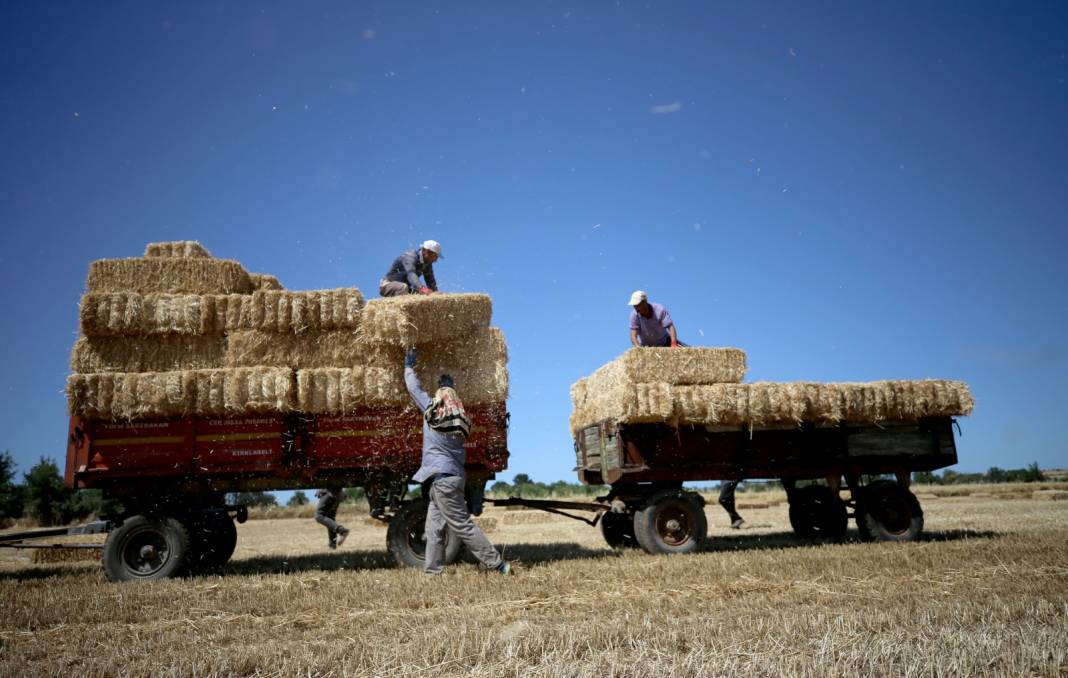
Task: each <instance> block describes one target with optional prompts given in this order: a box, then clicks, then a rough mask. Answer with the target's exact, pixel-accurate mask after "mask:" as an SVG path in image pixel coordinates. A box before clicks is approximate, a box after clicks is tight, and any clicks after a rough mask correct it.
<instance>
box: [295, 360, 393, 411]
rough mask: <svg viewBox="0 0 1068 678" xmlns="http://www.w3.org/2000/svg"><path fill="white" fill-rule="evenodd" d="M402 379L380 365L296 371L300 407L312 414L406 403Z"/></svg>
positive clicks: (298, 404)
mask: <svg viewBox="0 0 1068 678" xmlns="http://www.w3.org/2000/svg"><path fill="white" fill-rule="evenodd" d="M409 402H410V399H409V397H408V393H407V391H406V390H405V389H404V386H403V382H399V381H398V380H397V379H396V377H395V376H394V375H392V374H390V373H389V371H388V370H384V369H382V368H378V367H326V368H317V369H306V370H299V371H298V372H297V407H298V409H300V411H302V412H309V413H312V414H342V413H345V412H351V411H353V410H355V409H356V408H358V407H364V406H371V405H406V404H407V403H409Z"/></svg>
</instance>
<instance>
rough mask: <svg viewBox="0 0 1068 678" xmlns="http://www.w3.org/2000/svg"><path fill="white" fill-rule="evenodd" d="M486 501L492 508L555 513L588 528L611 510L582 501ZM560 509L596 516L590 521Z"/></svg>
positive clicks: (608, 506)
mask: <svg viewBox="0 0 1068 678" xmlns="http://www.w3.org/2000/svg"><path fill="white" fill-rule="evenodd" d="M486 501H488V502H489V503H491V504H493V505H494V506H526V507H527V508H532V509H537V510H539V511H547V512H548V513H555V514H557V515H561V516H564V517H566V518H572V519H574V520H581V521H582V522H584V523H586V524H587V525H589V526H590V527H596V526H597V522H598V521H599V520H600V519H601V516H602V515H604V514H605V513H607V512H609V511H611V510H612V506H611V505H609V504H598V503H594V502H582V501H556V500H553V499H523V498H522V497H508V498H507V499H487V500H486ZM560 509H570V510H572V511H592V512H594V513H596V514H597V516H596V517H595V518H594V519H593V520H590V519H589V518H583V517H582V516H576V515H572V514H570V513H566V512H564V511H561V510H560Z"/></svg>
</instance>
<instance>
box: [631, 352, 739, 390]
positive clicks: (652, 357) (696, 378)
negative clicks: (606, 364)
mask: <svg viewBox="0 0 1068 678" xmlns="http://www.w3.org/2000/svg"><path fill="white" fill-rule="evenodd" d="M619 360H620V361H621V362H622V363H623V366H624V370H625V375H626V377H627V378H628V379H629V380H631V381H633V382H662V383H666V384H719V383H732V384H736V383H740V382H741V381H742V379H743V378H744V377H745V367H746V365H745V351H742V350H740V349H737V348H705V347H678V348H651V347H650V348H632V349H630V350H629V351H627V352H626V353H624V354H623V355H622V356H620V358H619Z"/></svg>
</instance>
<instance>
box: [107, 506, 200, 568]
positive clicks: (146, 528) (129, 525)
mask: <svg viewBox="0 0 1068 678" xmlns="http://www.w3.org/2000/svg"><path fill="white" fill-rule="evenodd" d="M188 556H189V530H188V529H187V528H186V526H185V524H184V523H182V522H181V521H179V520H178V519H177V518H173V517H157V516H144V515H137V516H132V517H130V518H127V519H126V520H124V521H123V523H122V525H120V526H119V527H118V528H117V529H115V530H112V531H111V533H110V534H109V535H108V538H107V541H106V542H105V543H104V574H105V575H106V576H107V578H108V579H109V580H110V581H146V580H154V579H166V578H168V577H176V576H178V575H180V574H182V572H183V571H184V570H185V566H186V560H187V558H188Z"/></svg>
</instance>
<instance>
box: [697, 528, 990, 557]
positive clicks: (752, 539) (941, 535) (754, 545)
mask: <svg viewBox="0 0 1068 678" xmlns="http://www.w3.org/2000/svg"><path fill="white" fill-rule="evenodd" d="M1001 536H1003V534H1002V533H1000V532H993V531H990V530H937V531H930V532H924V533H922V534H921V535H920V537H919V539H917V540H916V541H919V542H946V541H959V540H962V539H992V538H995V537H1001ZM862 542H863V540H862V539H861V538H860V534H859V533H858V532H857V531H856V530H849V531H848V532H846V535H845V537H843V538H841V539H806V538H804V537H798V536H797V535H795V534H794V533H793V532H772V533H770V534H769V533H762V534H745V533H744V532H741V533H735V534H730V535H714V536H711V537H709V538H707V539H706V540H705V542H704V543H703V544H701V547H700V548H699V549H698V551H700V552H702V553H708V552H716V551H760V550H768V549H788V548H802V547H806V546H812V545H813V544H858V543H862Z"/></svg>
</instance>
